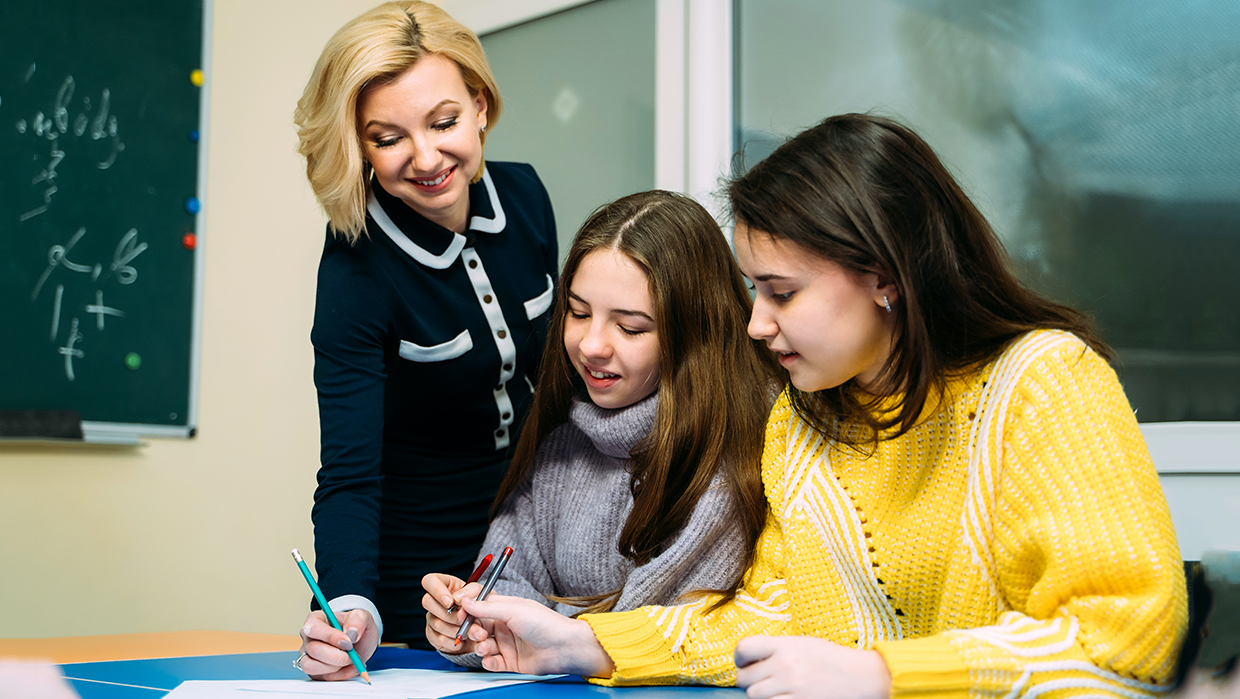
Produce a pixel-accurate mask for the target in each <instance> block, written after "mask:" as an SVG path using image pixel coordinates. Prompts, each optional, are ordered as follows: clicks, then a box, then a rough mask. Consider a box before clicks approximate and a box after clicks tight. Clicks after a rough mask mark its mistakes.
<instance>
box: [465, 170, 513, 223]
mask: <svg viewBox="0 0 1240 699" xmlns="http://www.w3.org/2000/svg"><path fill="white" fill-rule="evenodd" d="M482 184H484V185H486V188H487V196H488V197H490V198H491V210H493V211H494V212H495V218H482V217H481V216H474V217H473V218H471V219H469V228H470V230H475V231H482V232H483V233H499V232H500V231H502V230H504V226H505V225H506V224H507V223H508V219H507V218H506V217H505V216H504V207H502V206H500V203H499V195H498V194H496V193H495V183H494V182H492V181H491V173H490V171H488V170H483V171H482Z"/></svg>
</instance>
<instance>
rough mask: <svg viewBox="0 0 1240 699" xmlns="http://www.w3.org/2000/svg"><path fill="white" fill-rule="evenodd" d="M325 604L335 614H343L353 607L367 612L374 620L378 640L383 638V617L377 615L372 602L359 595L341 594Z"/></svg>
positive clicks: (376, 609) (377, 611)
mask: <svg viewBox="0 0 1240 699" xmlns="http://www.w3.org/2000/svg"><path fill="white" fill-rule="evenodd" d="M327 604H328V605H329V606H331V608H332V611H333V612H335V613H336V614H344V613H345V612H351V611H353V610H354V609H361V610H363V611H366V612H368V613H369V614H370V618H371V619H374V620H375V629H376V630H377V631H378V632H379V640H383V617H381V616H379V609H378V608H377V607H375V603H374V602H371V601H370V600H368V599H366V598H365V597H362V596H361V595H341V596H339V597H334V598H332V600H331V601H330V602H328V603H327Z"/></svg>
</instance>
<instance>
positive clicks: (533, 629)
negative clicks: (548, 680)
mask: <svg viewBox="0 0 1240 699" xmlns="http://www.w3.org/2000/svg"><path fill="white" fill-rule="evenodd" d="M462 606H463V607H465V610H466V611H468V612H469V613H470V614H473V615H474V616H475V617H477V619H478V623H476V624H474V625H473V627H472V628H470V629H469V639H470V641H473V642H474V646H475V649H476V652H477V653H478V655H480V656H482V667H483V668H485V669H487V670H490V671H491V672H524V673H529V674H532V675H547V674H555V673H571V674H574V675H581V676H582V677H610V676H611V673H612V671H613V670H614V669H615V665H614V664H613V663H612V661H611V656H609V655H607V651H605V650H603V646H602V644H600V643H599V642H598V639H597V638H595V636H594V630H593V629H591V628H590V625H589V624H588V623H586V622H585V621H582V620H581V619H570V618H568V617H566V616H564V615H562V614H559V613H558V612H556V611H555V610H553V609H548V608H547V607H544V606H543V605H541V604H539V603H537V602H535V601H534V600H530V599H524V598H521V597H506V596H504V595H492V596H491V597H490V598H488V599H487V601H483V602H479V601H477V600H473V599H466V600H464V601H463V602H462ZM462 645H463V644H462Z"/></svg>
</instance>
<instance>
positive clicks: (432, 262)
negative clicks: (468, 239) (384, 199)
mask: <svg viewBox="0 0 1240 699" xmlns="http://www.w3.org/2000/svg"><path fill="white" fill-rule="evenodd" d="M366 210H367V211H369V212H370V217H371V218H373V219H374V220H375V223H377V224H379V228H381V229H383V232H384V233H386V234H387V237H389V238H391V239H392V242H393V243H396V246H397V247H399V248H400V249H401V250H404V251H405V254H406V255H408V256H410V257H412V258H413V259H414V260H417V261H418V262H419V263H420V264H423V265H426V266H427V267H430V268H431V269H447V268H448V267H449V266H450V265H451V264H452V263H453V262H455V261H456V256H457V255H459V254H461V250H462V249H464V247H465V236H463V235H461V234H460V233H453V234H452V242H451V243H449V244H448V249H447V250H444V251H443V252H442V253H440V254H438V255H433V254H431V253H430V252H429V251H428V250H427V249H426V248H424V247H422V246H420V245H418V244H417V243H414V242H413V241H412V240H410V239H409V236H407V235H405V234H404V232H402V231H401V230H400V228H399V227H398V226H397V225H396V223H395V222H393V221H392V219H391V218H389V217H388V215H387V212H386V211H384V210H383V206H382V205H381V204H380V203H379V200H378V199H376V198H375V195H374V193H373V192H372V193H371V195H370V201H368V202H366Z"/></svg>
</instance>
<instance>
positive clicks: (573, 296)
mask: <svg viewBox="0 0 1240 699" xmlns="http://www.w3.org/2000/svg"><path fill="white" fill-rule="evenodd" d="M568 297H569V298H571V299H573V300H574V301H577V302H578V303H584V304H585V305H587V306H589V305H590V302H589V301H586V300H585V299H583V298H581V297H580V296H578V295H577V294H574V293H573V292H572V291H571V290H570V291H569V292H568ZM611 312H612V313H618V314H620V315H622V316H631V317H634V318H645V319H646V320H648V321H650V322H651V323H653V322H654V318H651V317H650V315H649V314H648V313H646V312H645V311H630V310H628V309H626V308H613V309H611Z"/></svg>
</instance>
